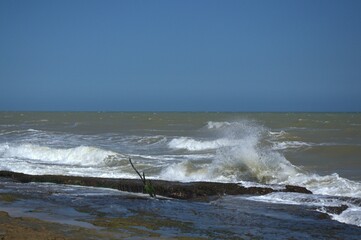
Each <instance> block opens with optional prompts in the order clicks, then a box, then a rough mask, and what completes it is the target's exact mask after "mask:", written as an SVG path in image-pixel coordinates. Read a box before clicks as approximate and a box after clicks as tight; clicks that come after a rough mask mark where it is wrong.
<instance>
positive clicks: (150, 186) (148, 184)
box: [129, 158, 156, 198]
mask: <svg viewBox="0 0 361 240" xmlns="http://www.w3.org/2000/svg"><path fill="white" fill-rule="evenodd" d="M129 162H130V165H132V168H133V169H134V171H135V172H136V173H137V174H138V175H139V177H140V179H141V180H142V182H143V187H144V191H145V192H146V193H148V194H149V196H151V197H153V198H155V197H156V194H155V189H154V187H153V184H152V182H151V181H150V180H148V181H147V180H145V174H144V172H143V177H142V175H141V174H140V173H139V171H138V170H137V169H136V168H135V167H134V165H133V163H132V159H131V158H129Z"/></svg>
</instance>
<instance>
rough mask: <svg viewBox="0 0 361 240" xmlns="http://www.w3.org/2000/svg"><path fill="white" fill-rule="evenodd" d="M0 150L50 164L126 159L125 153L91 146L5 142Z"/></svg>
mask: <svg viewBox="0 0 361 240" xmlns="http://www.w3.org/2000/svg"><path fill="white" fill-rule="evenodd" d="M0 150H1V155H2V157H6V158H13V159H26V160H29V161H33V162H41V163H47V162H48V163H52V164H66V165H81V166H94V165H110V166H112V165H115V164H116V163H117V162H119V161H121V160H124V159H126V156H125V155H122V154H119V153H116V152H113V151H109V150H104V149H100V148H96V147H91V146H78V147H74V148H52V147H47V146H40V145H35V144H20V145H14V146H11V145H8V144H6V145H3V146H1V147H0Z"/></svg>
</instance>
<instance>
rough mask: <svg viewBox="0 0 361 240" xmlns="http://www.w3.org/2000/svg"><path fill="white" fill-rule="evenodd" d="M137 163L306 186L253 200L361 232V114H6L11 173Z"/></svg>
mask: <svg viewBox="0 0 361 240" xmlns="http://www.w3.org/2000/svg"><path fill="white" fill-rule="evenodd" d="M128 157H131V158H132V160H133V162H134V163H135V165H136V166H137V168H138V169H139V170H140V171H144V172H145V173H146V175H147V176H148V177H149V178H154V179H165V180H172V181H173V180H177V181H184V182H188V181H217V182H236V183H242V184H243V185H246V186H257V185H267V186H271V187H274V188H279V187H280V186H282V185H286V184H292V185H299V186H303V187H306V188H308V189H309V190H311V191H312V192H313V193H314V194H313V195H310V196H306V195H302V194H291V193H272V194H269V195H265V196H251V197H248V198H247V201H253V202H254V203H259V202H264V203H267V204H269V203H271V204H284V205H287V206H289V205H295V206H296V205H297V206H304V205H305V206H312V207H314V208H315V209H317V211H320V212H322V211H323V212H325V213H327V214H329V215H330V216H331V218H332V219H333V220H334V221H338V222H341V223H346V224H348V225H353V226H359V227H361V114H360V113H132V112H124V113H123V112H80V113H77V112H1V113H0V169H1V170H9V171H14V172H22V173H26V174H57V175H59V174H60V175H74V176H94V177H107V178H137V175H136V174H135V173H134V170H133V169H132V168H131V166H130V165H129V162H128ZM233 204H235V203H234V202H233ZM341 205H347V206H348V208H347V210H345V211H343V212H342V213H341V214H339V215H337V214H333V213H328V212H327V210H326V208H327V207H329V206H331V207H332V206H341ZM239 207H241V206H239Z"/></svg>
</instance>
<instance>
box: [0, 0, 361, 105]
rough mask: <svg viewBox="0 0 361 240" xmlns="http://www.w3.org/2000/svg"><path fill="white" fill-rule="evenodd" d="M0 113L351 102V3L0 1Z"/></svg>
mask: <svg viewBox="0 0 361 240" xmlns="http://www.w3.org/2000/svg"><path fill="white" fill-rule="evenodd" d="M0 89H1V90H0V91H1V94H0V110H29V111H30V110H41V111H46V110H51V111H58V110H63V111H64V110H65V111H67V110H71V111H78V110H84V111H89V110H94V111H361V1H360V0H355V1H351V0H337V1H334V0H324V1H320V0H309V1H308V0H298V1H296V0H264V1H262V0H250V1H243V0H236V1H232V0H219V1H212V0H204V1H201V0H178V1H172V0H165V1H155V0H154V1H137V0H129V1H122V0H116V1H112V0H99V1H92V0H84V1H81V0H44V1H40V0H31V1H29V0H24V1H21V0H16V1H13V0H1V1H0Z"/></svg>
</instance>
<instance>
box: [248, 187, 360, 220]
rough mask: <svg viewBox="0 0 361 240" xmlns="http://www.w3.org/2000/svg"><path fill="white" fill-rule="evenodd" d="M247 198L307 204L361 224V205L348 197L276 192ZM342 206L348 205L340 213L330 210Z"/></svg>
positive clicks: (334, 216) (337, 217)
mask: <svg viewBox="0 0 361 240" xmlns="http://www.w3.org/2000/svg"><path fill="white" fill-rule="evenodd" d="M247 199H249V200H253V201H261V202H268V203H278V204H290V205H305V206H309V207H312V208H314V209H315V210H318V211H320V212H323V213H326V214H328V215H330V216H331V218H332V219H334V220H336V221H339V222H343V223H347V224H352V225H356V226H361V206H360V205H359V204H355V203H354V202H353V200H352V199H348V198H337V197H333V196H325V195H317V194H301V193H286V192H275V193H270V194H267V195H263V196H252V197H247ZM341 206H346V207H347V209H346V210H344V211H343V212H341V213H339V214H337V213H334V212H332V211H329V210H328V208H329V207H333V208H334V207H341Z"/></svg>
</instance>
